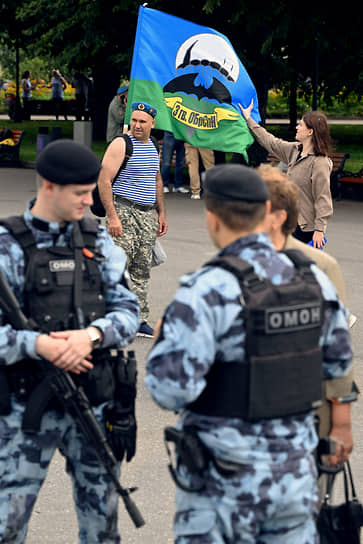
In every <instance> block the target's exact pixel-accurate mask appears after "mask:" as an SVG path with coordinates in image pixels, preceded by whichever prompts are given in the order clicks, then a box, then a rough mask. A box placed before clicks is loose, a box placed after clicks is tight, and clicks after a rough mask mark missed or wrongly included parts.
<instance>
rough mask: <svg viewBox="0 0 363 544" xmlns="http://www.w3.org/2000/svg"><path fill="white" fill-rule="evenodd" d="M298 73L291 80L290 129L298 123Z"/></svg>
mask: <svg viewBox="0 0 363 544" xmlns="http://www.w3.org/2000/svg"><path fill="white" fill-rule="evenodd" d="M296 98H297V74H296V72H294V73H293V74H292V76H291V80H290V99H289V116H290V126H289V128H290V130H291V131H292V130H294V128H295V127H296V124H297V100H296Z"/></svg>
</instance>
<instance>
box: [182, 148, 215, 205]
mask: <svg viewBox="0 0 363 544" xmlns="http://www.w3.org/2000/svg"><path fill="white" fill-rule="evenodd" d="M184 145H185V161H186V163H187V166H188V172H189V180H190V189H191V191H192V194H191V197H190V198H192V199H193V200H199V199H200V191H201V186H200V174H199V156H200V157H201V159H202V163H203V166H204V169H205V170H208V168H211V167H212V166H214V153H213V150H212V149H206V148H204V147H195V146H194V145H191V144H188V143H187V142H185V144H184Z"/></svg>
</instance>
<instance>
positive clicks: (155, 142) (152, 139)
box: [150, 135, 160, 153]
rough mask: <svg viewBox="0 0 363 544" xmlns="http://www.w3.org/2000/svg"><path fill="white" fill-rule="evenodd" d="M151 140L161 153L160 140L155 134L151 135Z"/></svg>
mask: <svg viewBox="0 0 363 544" xmlns="http://www.w3.org/2000/svg"><path fill="white" fill-rule="evenodd" d="M150 140H151V141H152V143H153V144H154V146H155V149H156V151H157V152H158V153H159V151H160V145H159V140H157V138H155V136H151V135H150Z"/></svg>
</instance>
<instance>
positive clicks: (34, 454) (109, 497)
mask: <svg viewBox="0 0 363 544" xmlns="http://www.w3.org/2000/svg"><path fill="white" fill-rule="evenodd" d="M32 217H33V216H32V214H31V212H30V211H29V210H27V211H26V212H25V214H24V218H25V221H26V223H27V224H28V225H29V226H31V230H32V232H33V235H34V236H35V239H36V241H37V246H38V247H49V246H52V245H53V244H56V245H60V246H66V245H68V244H69V241H70V235H71V232H72V228H73V227H72V224H68V225H67V228H66V230H65V232H63V230H60V229H59V225H58V223H49V225H48V231H47V232H45V231H43V230H38V229H37V228H34V226H33V224H32ZM96 248H97V249H98V250H99V252H100V253H101V254H103V255H104V256H105V260H104V261H102V262H100V263H99V267H100V270H101V275H102V280H103V282H104V284H105V285H106V288H105V302H106V315H105V316H104V317H102V318H99V319H96V320H95V321H93V322H92V323H91V325H93V326H97V327H98V328H99V329H101V330H102V332H103V336H104V341H103V344H102V347H108V346H119V347H122V346H126V345H127V344H129V343H130V342H131V341H132V340H133V338H134V336H135V334H136V332H137V330H138V326H139V318H138V306H137V301H136V297H135V296H134V295H133V294H132V293H131V292H130V291H129V290H128V289H127V288H126V287H125V286H124V285H122V284H121V283H120V279H121V278H122V276H123V274H124V271H125V265H126V257H125V254H124V252H123V251H122V250H121V249H120V248H118V247H117V246H115V245H114V244H113V242H112V239H111V237H110V236H109V235H108V233H107V231H106V230H105V229H104V228H103V227H101V226H100V227H99V231H98V234H97V238H96ZM0 267H1V270H2V271H3V272H4V274H5V275H6V278H7V280H8V282H9V284H10V287H11V288H12V290H13V292H14V294H15V295H16V296H17V298H18V300H19V302H20V304H21V306H22V294H23V288H24V258H23V253H22V250H21V248H20V246H19V245H18V243H17V242H16V241H15V240H14V238H13V237H12V236H11V235H10V234H9V233H8V231H7V230H6V229H5V228H4V227H0ZM0 296H1V294H0ZM0 317H2V312H1V310H0ZM37 336H38V333H36V332H33V331H16V330H14V329H13V328H12V327H11V326H10V325H2V326H0V365H11V364H12V363H15V362H17V361H20V360H22V359H25V358H31V359H36V358H37V357H38V356H37V354H36V353H35V341H36V338H37ZM11 406H12V410H11V413H10V415H8V416H0V482H1V483H0V542H1V543H7V544H10V543H11V544H20V543H23V542H24V541H25V537H26V531H27V525H28V522H29V518H30V515H31V512H32V508H33V506H34V503H35V500H36V498H37V495H38V491H39V489H40V486H41V484H42V482H43V481H44V478H45V476H46V473H47V469H48V465H49V463H50V461H51V459H52V456H53V454H54V452H55V449H56V448H59V450H60V451H61V453H62V454H63V455H64V456H65V457H66V469H67V472H68V473H69V474H70V476H71V478H72V483H73V491H74V499H75V505H76V511H77V516H78V522H79V542H80V543H82V544H96V543H97V544H99V543H100V542H102V543H104V544H106V543H107V544H116V543H119V542H120V535H119V532H118V528H117V505H118V495H117V493H116V491H115V488H114V485H113V484H112V482H111V481H110V479H109V477H108V476H107V475H106V474H105V471H104V470H103V468H102V467H101V466H100V463H99V461H98V459H97V458H96V456H95V454H94V453H93V450H92V449H91V448H90V447H89V446H88V445H87V444H85V442H84V440H83V438H82V436H80V434H79V432H78V430H77V428H76V426H75V423H74V422H73V421H72V420H71V418H70V416H68V415H67V414H63V413H61V412H58V411H56V410H48V411H46V412H45V414H44V415H43V417H42V420H41V428H40V432H39V433H35V434H31V435H30V434H26V435H25V434H23V432H22V430H21V422H22V417H23V413H24V408H25V405H24V404H23V403H22V402H19V401H17V400H16V399H15V398H14V397H13V395H12V399H11ZM103 407H104V405H103V404H102V405H100V406H97V407H94V413H95V415H96V417H97V419H98V421H99V422H100V424H101V425H102V426H104V421H103V416H102V410H103ZM118 470H119V469H118ZM39 540H40V541H41V536H39Z"/></svg>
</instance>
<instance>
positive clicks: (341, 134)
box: [0, 120, 363, 172]
mask: <svg viewBox="0 0 363 544" xmlns="http://www.w3.org/2000/svg"><path fill="white" fill-rule="evenodd" d="M3 127H8V128H20V129H22V130H25V134H24V136H23V140H22V143H21V147H20V159H21V160H23V161H34V160H35V159H36V141H37V135H38V130H39V127H48V130H49V133H50V132H51V130H52V127H60V128H61V130H62V137H63V138H70V139H72V138H73V121H55V120H54V121H49V120H45V121H22V122H21V123H13V122H12V121H10V120H0V128H3ZM268 130H269V131H270V132H272V133H273V134H275V135H276V136H278V137H280V138H283V139H286V140H290V141H292V139H293V138H294V134H291V133H289V131H288V127H287V125H268ZM330 132H331V136H332V139H333V144H334V150H335V151H337V152H342V153H350V158H349V159H348V160H347V161H346V163H345V168H344V169H345V170H347V171H350V172H359V171H360V170H361V169H362V168H363V147H362V141H363V125H330ZM106 148H107V144H106V141H103V140H102V141H100V140H96V141H93V143H92V149H93V151H94V152H95V153H96V155H97V156H98V157H99V158H100V159H101V158H102V157H103V155H104V152H105V150H106Z"/></svg>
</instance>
